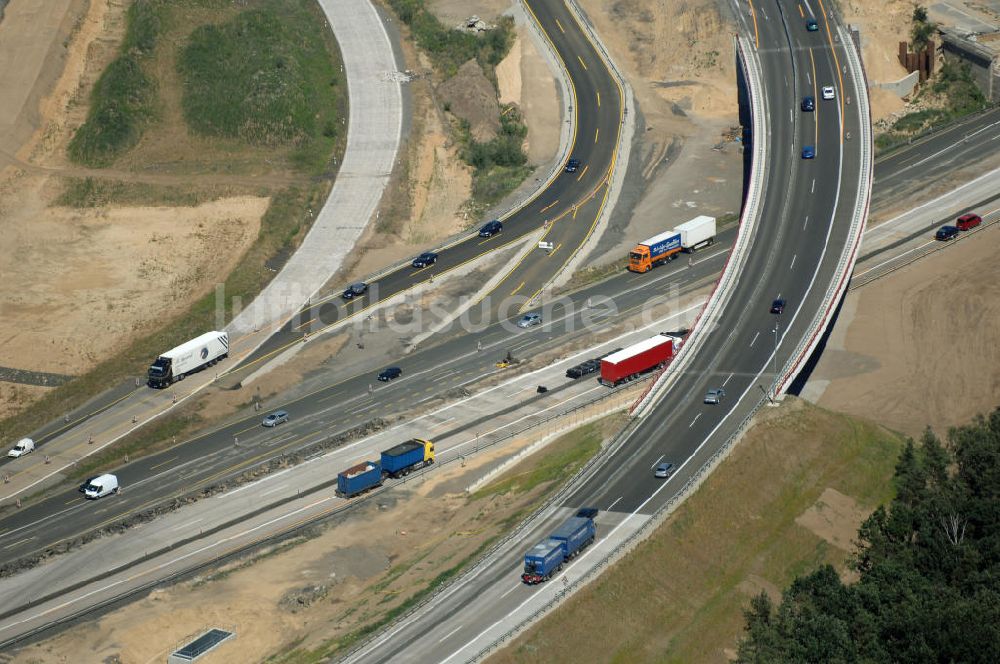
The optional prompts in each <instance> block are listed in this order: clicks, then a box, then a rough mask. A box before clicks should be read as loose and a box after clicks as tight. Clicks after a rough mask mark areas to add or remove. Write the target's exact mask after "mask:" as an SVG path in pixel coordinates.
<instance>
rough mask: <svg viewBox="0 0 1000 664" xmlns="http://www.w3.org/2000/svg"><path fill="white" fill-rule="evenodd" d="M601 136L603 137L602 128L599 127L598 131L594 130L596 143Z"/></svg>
mask: <svg viewBox="0 0 1000 664" xmlns="http://www.w3.org/2000/svg"><path fill="white" fill-rule="evenodd" d="M600 135H601V128H600V127H598V128H597V129H595V130H594V142H595V143H596V142H597V137H598V136H600Z"/></svg>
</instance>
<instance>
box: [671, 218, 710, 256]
mask: <svg viewBox="0 0 1000 664" xmlns="http://www.w3.org/2000/svg"><path fill="white" fill-rule="evenodd" d="M674 232H675V233H680V234H681V248H682V249H683V250H684V251H687V252H692V251H697V250H698V249H701V248H702V247H707V246H709V245H710V244H712V243H714V242H715V217H707V216H705V215H701V216H700V217H695V218H694V219H692V220H691V221H686V222H684V223H683V224H681V225H680V226H678V227H677V228H675V229H674Z"/></svg>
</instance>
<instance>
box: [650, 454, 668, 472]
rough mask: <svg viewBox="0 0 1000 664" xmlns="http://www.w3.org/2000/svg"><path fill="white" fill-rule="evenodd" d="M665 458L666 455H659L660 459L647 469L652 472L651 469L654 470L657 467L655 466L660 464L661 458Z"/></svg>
mask: <svg viewBox="0 0 1000 664" xmlns="http://www.w3.org/2000/svg"><path fill="white" fill-rule="evenodd" d="M665 456H667V455H666V454H661V455H660V458H659V459H657V460H656V461H654V462H653V465H652V466H650V467H649V469H650V470H652V469H653V468H656V466H657V465H658V464H659V463H660V462H661V461H663V457H665Z"/></svg>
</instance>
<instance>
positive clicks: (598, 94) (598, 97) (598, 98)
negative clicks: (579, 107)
mask: <svg viewBox="0 0 1000 664" xmlns="http://www.w3.org/2000/svg"><path fill="white" fill-rule="evenodd" d="M600 107H601V91H600V90H598V91H597V108H600Z"/></svg>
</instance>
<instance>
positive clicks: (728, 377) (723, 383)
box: [722, 374, 733, 387]
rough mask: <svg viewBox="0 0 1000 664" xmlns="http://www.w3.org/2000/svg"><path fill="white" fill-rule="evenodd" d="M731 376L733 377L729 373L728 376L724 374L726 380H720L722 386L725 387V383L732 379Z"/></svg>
mask: <svg viewBox="0 0 1000 664" xmlns="http://www.w3.org/2000/svg"><path fill="white" fill-rule="evenodd" d="M732 377H733V374H729V375H728V376H726V380H724V381H723V382H722V386H723V387H725V386H726V383H728V382H729V381H730V380H731V379H732Z"/></svg>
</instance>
